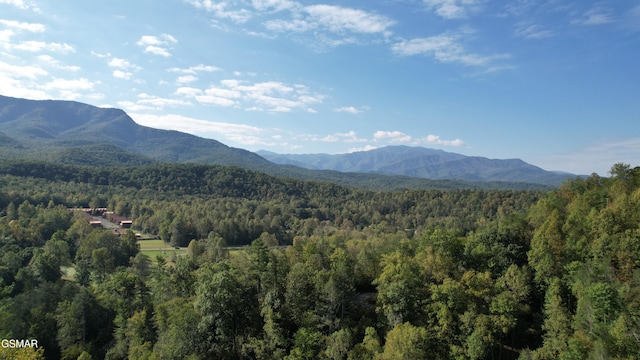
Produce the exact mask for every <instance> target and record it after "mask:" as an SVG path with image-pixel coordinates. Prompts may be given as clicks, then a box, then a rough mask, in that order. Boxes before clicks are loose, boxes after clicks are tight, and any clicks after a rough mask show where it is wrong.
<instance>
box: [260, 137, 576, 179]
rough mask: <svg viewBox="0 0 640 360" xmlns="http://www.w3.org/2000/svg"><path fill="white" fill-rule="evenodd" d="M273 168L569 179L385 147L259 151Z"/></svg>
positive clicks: (521, 165)
mask: <svg viewBox="0 0 640 360" xmlns="http://www.w3.org/2000/svg"><path fill="white" fill-rule="evenodd" d="M257 153H258V154H259V155H261V156H263V157H264V158H265V159H267V160H269V161H272V162H274V163H276V164H289V165H295V166H300V167H304V168H307V169H312V170H336V171H344V172H362V173H376V174H387V175H405V176H412V177H418V178H426V179H460V180H465V181H514V182H532V183H536V184H547V185H557V184H560V183H561V182H562V181H564V180H566V179H567V178H568V177H571V176H572V175H569V174H560V173H556V172H551V171H546V170H543V169H541V168H539V167H537V166H534V165H531V164H528V163H526V162H524V161H522V160H520V159H507V160H499V159H488V158H484V157H479V156H465V155H461V154H456V153H451V152H446V151H442V150H435V149H427V148H423V147H409V146H387V147H384V148H380V149H374V150H369V151H360V152H353V153H348V154H338V155H327V154H276V153H272V152H269V151H258V152H257Z"/></svg>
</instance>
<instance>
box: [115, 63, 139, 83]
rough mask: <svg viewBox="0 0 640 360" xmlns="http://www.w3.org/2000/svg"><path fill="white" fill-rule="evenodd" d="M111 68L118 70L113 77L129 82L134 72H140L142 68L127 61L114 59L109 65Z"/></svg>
mask: <svg viewBox="0 0 640 360" xmlns="http://www.w3.org/2000/svg"><path fill="white" fill-rule="evenodd" d="M107 65H108V66H109V67H112V68H116V70H114V71H113V73H112V75H113V77H115V78H118V79H124V80H129V79H131V76H133V72H134V71H139V70H140V67H139V66H137V65H134V64H132V63H130V62H129V61H128V60H126V59H120V58H112V59H111V60H110V61H109V63H108V64H107Z"/></svg>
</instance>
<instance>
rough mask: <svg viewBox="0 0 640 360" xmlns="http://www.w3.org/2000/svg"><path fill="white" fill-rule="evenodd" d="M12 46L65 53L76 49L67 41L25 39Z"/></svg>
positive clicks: (32, 50)
mask: <svg viewBox="0 0 640 360" xmlns="http://www.w3.org/2000/svg"><path fill="white" fill-rule="evenodd" d="M12 48H14V49H17V50H23V51H30V52H39V51H43V50H46V51H52V52H58V53H63V54H65V53H70V52H74V51H75V49H74V48H73V46H71V45H69V44H67V43H56V42H53V43H46V42H44V41H23V42H20V43H18V44H16V45H13V46H12Z"/></svg>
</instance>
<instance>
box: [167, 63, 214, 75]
mask: <svg viewBox="0 0 640 360" xmlns="http://www.w3.org/2000/svg"><path fill="white" fill-rule="evenodd" d="M221 70H222V69H220V68H219V67H217V66H211V65H203V64H199V65H196V66H191V67H189V68H186V69H182V68H177V67H174V68H170V69H167V71H169V72H177V73H183V74H192V75H195V74H197V73H198V72H202V71H204V72H214V71H221Z"/></svg>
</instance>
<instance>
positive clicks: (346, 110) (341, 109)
mask: <svg viewBox="0 0 640 360" xmlns="http://www.w3.org/2000/svg"><path fill="white" fill-rule="evenodd" d="M367 110H369V107H368V106H363V107H361V108H359V109H358V108H356V107H355V106H343V107H339V108H335V109H333V111H334V112H343V113H348V114H361V113H363V112H365V111H367Z"/></svg>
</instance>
